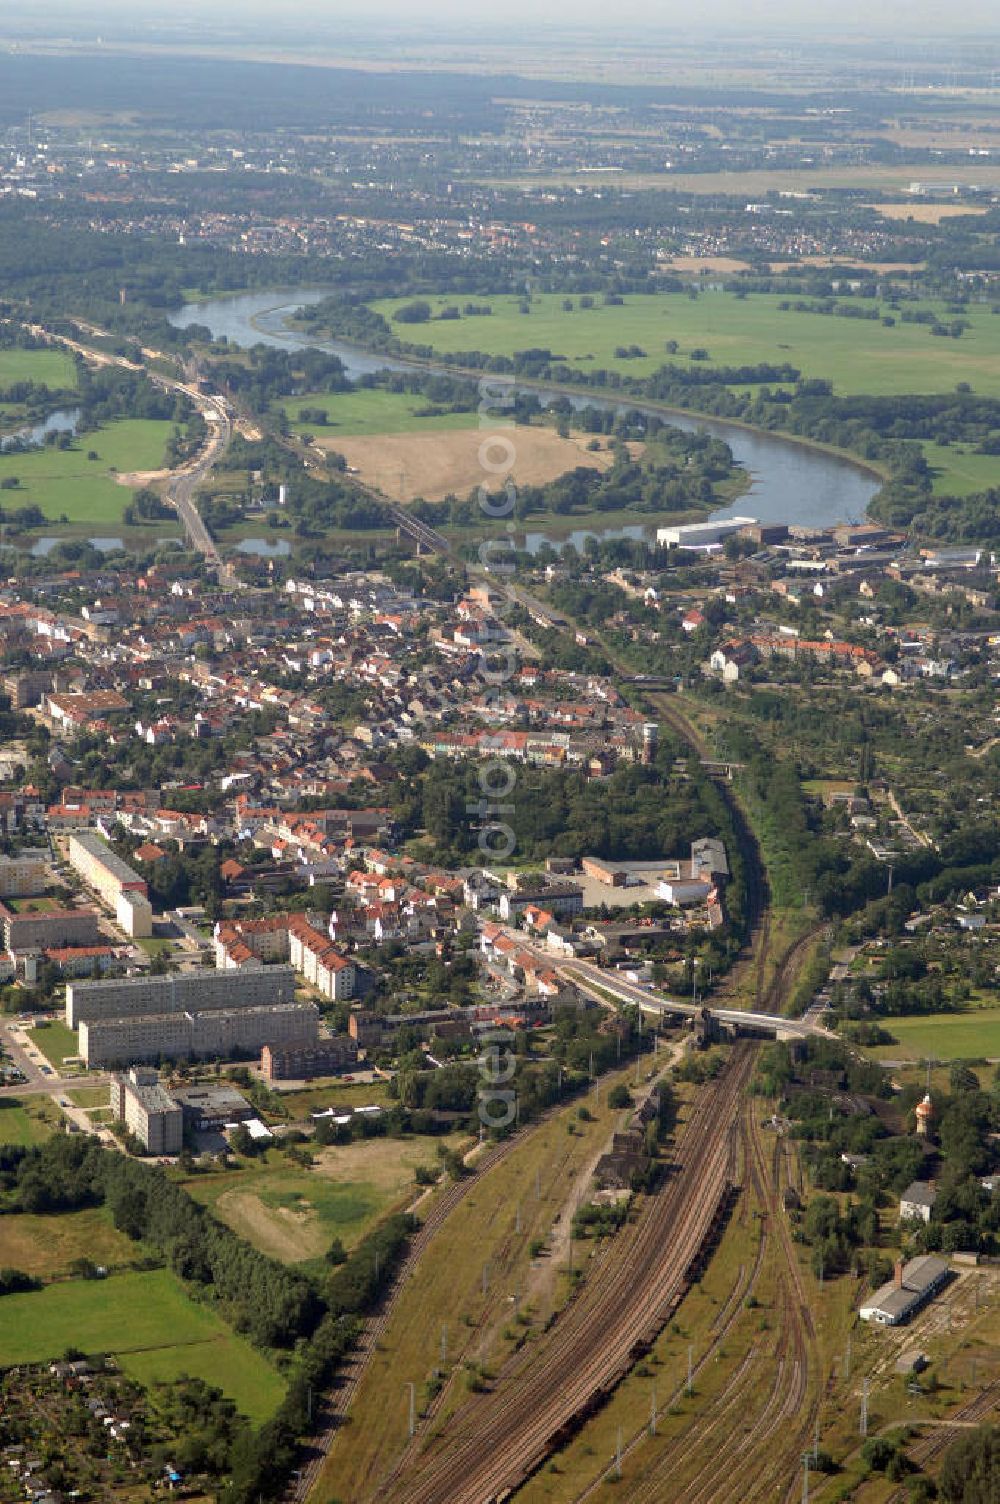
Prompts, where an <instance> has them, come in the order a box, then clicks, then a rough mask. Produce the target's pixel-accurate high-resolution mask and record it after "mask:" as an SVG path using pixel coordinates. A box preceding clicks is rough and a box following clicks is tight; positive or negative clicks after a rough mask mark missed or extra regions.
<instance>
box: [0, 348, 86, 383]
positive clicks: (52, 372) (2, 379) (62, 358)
mask: <svg viewBox="0 0 1000 1504" xmlns="http://www.w3.org/2000/svg"><path fill="white" fill-rule="evenodd" d="M15 381H35V382H38V383H39V385H42V386H48V387H52V388H54V389H56V390H59V391H62V390H64V389H67V388H69V389H72V388H73V387H75V386H76V366H75V364H74V362H73V357H72V356H71V355H68V354H66V353H65V352H64V351H62V350H0V390H2V389H3V388H4V387H8V386H11V385H12V384H13V383H14V382H15Z"/></svg>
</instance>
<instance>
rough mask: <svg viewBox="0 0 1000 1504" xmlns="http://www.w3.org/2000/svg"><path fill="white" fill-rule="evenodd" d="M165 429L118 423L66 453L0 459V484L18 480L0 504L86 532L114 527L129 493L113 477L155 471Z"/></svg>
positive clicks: (136, 421) (138, 421)
mask: <svg viewBox="0 0 1000 1504" xmlns="http://www.w3.org/2000/svg"><path fill="white" fill-rule="evenodd" d="M171 430H172V425H171V424H170V423H166V422H159V421H155V420H153V419H145V418H123V419H122V420H121V421H120V422H116V423H113V424H111V425H110V426H109V427H108V428H102V429H99V430H97V431H96V432H93V433H85V434H81V435H80V437H79V438H78V439H76V440H75V441H74V444H73V447H72V448H71V449H56V448H44V449H38V450H32V451H31V452H30V453H28V454H0V481H3V480H4V479H9V478H10V477H12V476H14V477H16V478H17V479H18V481H19V485H18V486H17V488H16V489H15V490H9V491H4V493H3V496H4V505H5V507H9V508H10V509H12V510H13V509H16V508H18V507H20V506H26V505H28V504H29V503H30V504H32V505H34V506H37V507H40V508H41V510H42V511H43V512H44V513H45V516H46V517H47V518H49V519H50V520H51V521H52V522H58V521H59V519H60V518H61V517H65V518H66V519H67V521H68V522H70V523H86V524H87V525H88V526H91V527H100V526H101V525H102V524H104V525H108V524H118V523H120V522H121V517H122V511H123V509H124V507H125V505H126V504H127V502H128V501H129V499H130V497H131V494H132V493H131V491H130V490H129V488H128V486H126V485H124V484H120V483H119V481H118V480H117V479H116V474H120V475H126V474H134V473H135V472H139V473H140V474H141V473H143V472H146V471H151V470H156V469H158V468H159V467H160V466H161V465H162V464H163V456H164V451H165V448H166V443H167V440H168V438H169V437H170V433H171ZM91 451H93V452H94V453H96V454H97V456H98V458H97V459H96V460H90V459H88V458H87V455H88V454H89V453H90V452H91ZM136 484H137V485H138V484H140V482H138V481H137V482H136ZM160 530H161V531H163V525H162V524H160ZM167 530H168V531H169V525H168V529H167Z"/></svg>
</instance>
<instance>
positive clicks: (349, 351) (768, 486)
mask: <svg viewBox="0 0 1000 1504" xmlns="http://www.w3.org/2000/svg"><path fill="white" fill-rule="evenodd" d="M326 296H327V293H326V291H325V290H322V289H311V290H303V291H292V292H284V293H282V292H269V293H268V292H257V293H245V294H240V295H238V296H236V297H231V298H213V299H209V300H206V301H205V302H203V303H189V304H186V305H185V306H184V307H183V308H181V309H179V310H178V311H177V312H176V313H174V314H172V315H171V318H170V321H171V323H172V324H174V325H175V326H176V327H178V328H186V327H187V326H188V325H190V324H204V325H205V326H206V327H207V328H208V329H209V330H210V331H211V333H212V337H213V338H214V339H221V338H222V337H223V336H225V337H226V338H227V339H228V340H230V341H231V342H232V343H234V344H237V345H243V346H247V345H253V344H265V345H273V346H276V347H278V348H279V349H283V350H300V349H304V348H306V347H307V346H309V345H313V346H316V347H318V348H320V349H323V350H329V351H332V352H333V353H334V354H336V355H339V356H340V358H341V360H342V361H343V363H344V367H345V369H346V371H347V374H348V376H350V377H351V378H352V379H353V378H356V377H358V376H361V375H364V374H366V373H368V372H371V371H380V370H386V369H389V370H397V371H406V370H412V369H413V366H414V364H415V362H413V361H409V362H403V361H400V360H394V359H392V357H391V356H388V355H379V354H375V353H372V352H370V351H366V350H362V349H359V348H358V347H357V346H355V345H350V344H346V343H344V342H342V341H340V340H315V339H308V338H306V337H305V336H304V335H303V334H301V333H300V332H299V331H298V330H293V329H290V328H289V327H288V320H289V318H290V317H291V315H292V313H293V312H294V310H295V309H296V308H301V307H302V306H303V305H304V304H306V303H318V302H319V301H320V300H321V299H322V298H324V297H326ZM531 390H533V391H536V392H538V394H539V396H542V397H544V396H545V395H546V392H547V391H548V395H550V396H555V395H556V393H555V391H554V390H553V389H546V388H545V387H544V386H535V385H532V387H531ZM571 400H573V401H574V404H575V405H576V406H580V407H582V406H585V405H586V406H593V407H600V408H610V409H615V408H618V407H620V406H622V405H623V404H622V403H621V402H615V401H612V400H610V399H609V398H607V397H601V396H598V395H597V394H596V393H594V394H591V393H589V392H588V393H586V395H584V396H581V397H579V398H573V399H571ZM624 405H626V406H628V407H629V408H630V409H633V410H636V411H639V412H650V413H653V412H658V413H659V414H660V415H661V416H666V417H668V418H669V421H670V422H671V423H674V424H676V426H677V427H678V428H682V429H686V430H688V431H692V432H693V431H696V430H703V431H705V432H706V433H710V434H714V435H715V436H716V437H718V438H720V439H722V440H724V441H725V443H727V444H728V445H729V447H730V449H731V450H732V452H733V456H734V458H735V459H736V460H737V461H738V462H739V463H740V464H741V465H743V466H744V467H745V469H746V471H747V473H748V474H749V476H750V480H751V485H750V489H749V491H747V492H744V494H743V495H742V496H741V497H740V498H739V499H738V501H737V502H736V503H735V504H734V505H733V506H731V507H726V508H723V509H721V510H719V511H717V512H713V513H712V514H711V518H710V520H715V519H722V518H725V517H729V516H734V515H741V516H747V515H750V516H753V517H755V518H757V519H758V521H761V522H786V523H790V524H796V525H798V526H800V527H812V528H823V527H830V526H831V525H832V524H834V523H836V522H859V521H861V519H862V518H863V517H864V515H865V512H866V510H867V508H868V503H869V502H870V501H871V499H872V497H873V496H874V495H875V492H876V491H877V490H878V488H879V481H878V479H877V477H876V476H874V475H873V474H872V472H871V471H869V470H866V469H864V468H863V467H862V466H861V465H856V464H852V463H851V461H850V460H845V459H840V458H839V457H838V456H836V455H833V454H827V453H825V452H824V451H823V450H820V449H813V448H810V447H809V446H808V445H806V444H798V443H796V442H795V441H794V440H791V439H785V438H781V437H780V436H779V435H777V434H772V433H765V432H764V431H762V430H761V429H752V428H743V427H741V426H740V425H739V424H738V423H727V422H726V421H725V420H724V419H722V418H693V417H691V416H690V415H688V414H685V413H676V412H667V411H666V410H665V409H663V408H662V407H661V408H658V407H656V406H655V405H647V404H644V403H643V402H641V401H638V400H635V401H633V400H631V399H626V402H625V404H624ZM648 532H649V529H647V528H643V527H625V528H612V529H608V530H607V531H606V532H602V533H600V534H598V535H597V536H600V537H606V538H612V537H636V538H639V537H642V536H644V534H648ZM545 536H546V535H545V534H542V533H538V534H531V533H529V534H528V535H527V543H528V546H529V547H537V546H538V545H539V544H540V543H541V542H542V541H543V540H544V538H545ZM587 536H593V534H588V533H586V532H580V533H579V535H577V534H576V533H570V534H569V535H568V537H569V539H570V541H572V542H574V543H577V546H579V544H580V543H581V542H582V540H583V539H584V538H585V537H587Z"/></svg>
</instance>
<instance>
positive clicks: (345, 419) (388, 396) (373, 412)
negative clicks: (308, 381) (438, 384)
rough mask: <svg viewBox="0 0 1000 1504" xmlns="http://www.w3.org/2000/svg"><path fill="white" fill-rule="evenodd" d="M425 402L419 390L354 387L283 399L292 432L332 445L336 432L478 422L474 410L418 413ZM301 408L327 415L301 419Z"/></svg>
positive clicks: (424, 429) (426, 429)
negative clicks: (323, 418)
mask: <svg viewBox="0 0 1000 1504" xmlns="http://www.w3.org/2000/svg"><path fill="white" fill-rule="evenodd" d="M428 406H430V403H429V402H428V399H427V398H426V397H424V396H423V395H421V394H411V393H408V392H387V391H385V390H383V388H381V387H357V388H355V389H354V390H353V391H350V392H306V393H304V394H303V395H302V396H301V397H296V398H294V400H288V401H286V403H285V411H286V412H287V414H288V421H289V423H290V425H291V429H292V432H293V433H297V434H303V433H311V434H313V435H314V437H315V438H317V439H322V440H324V441H327V440H331V441H332V443H333V447H334V448H336V438H337V436H338V435H339V434H344V435H348V434H350V435H351V436H354V437H363V436H365V435H369V434H382V433H435V432H438V431H440V430H441V429H454V428H475V427H477V426H478V424H479V416H478V414H477V413H475V412H469V413H440V414H437V415H435V416H433V417H420V416H419V412H420V409H421V408H425V407H428ZM303 408H306V409H312V410H313V411H316V410H320V409H321V410H322V411H323V412H325V413H326V414H327V415H328V421H327V422H326V423H325V424H317V423H310V422H303V420H302V419H301V417H300V414H301V412H302V410H303Z"/></svg>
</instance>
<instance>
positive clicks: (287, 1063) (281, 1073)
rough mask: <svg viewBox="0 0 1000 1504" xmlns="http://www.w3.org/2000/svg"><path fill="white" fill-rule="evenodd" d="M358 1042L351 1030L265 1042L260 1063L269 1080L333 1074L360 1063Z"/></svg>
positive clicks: (310, 1077)
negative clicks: (302, 1041)
mask: <svg viewBox="0 0 1000 1504" xmlns="http://www.w3.org/2000/svg"><path fill="white" fill-rule="evenodd" d="M357 1059H358V1046H357V1043H356V1042H355V1040H354V1039H352V1038H351V1036H350V1035H349V1034H335V1035H333V1036H332V1037H331V1038H329V1039H317V1040H315V1041H314V1042H312V1043H309V1044H288V1045H284V1046H278V1045H269V1044H266V1045H265V1046H264V1048H263V1050H262V1051H261V1056H260V1067H261V1071H262V1072H263V1075H264V1079H265V1080H266V1081H308V1080H311V1079H312V1077H314V1076H334V1075H336V1074H337V1073H338V1072H340V1071H343V1070H345V1069H346V1070H350V1068H351V1067H352V1066H353V1065H355V1064H356V1063H357Z"/></svg>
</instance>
